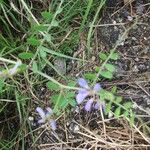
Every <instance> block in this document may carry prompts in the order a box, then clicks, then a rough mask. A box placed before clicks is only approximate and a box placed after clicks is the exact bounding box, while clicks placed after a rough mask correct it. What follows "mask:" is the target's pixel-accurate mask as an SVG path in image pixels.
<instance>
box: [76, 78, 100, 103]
mask: <svg viewBox="0 0 150 150" xmlns="http://www.w3.org/2000/svg"><path fill="white" fill-rule="evenodd" d="M77 83H78V84H79V85H80V87H81V89H80V90H78V94H77V95H76V101H77V103H78V104H81V103H82V101H83V100H84V99H85V98H86V97H87V96H89V95H90V87H89V86H88V84H87V82H86V80H85V79H83V78H79V79H78V81H77ZM100 89H101V85H100V84H99V83H96V84H95V85H94V87H93V91H94V92H98V91H99V90H100Z"/></svg>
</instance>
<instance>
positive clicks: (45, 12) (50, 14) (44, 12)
mask: <svg viewBox="0 0 150 150" xmlns="http://www.w3.org/2000/svg"><path fill="white" fill-rule="evenodd" d="M41 15H42V17H43V18H44V19H46V20H48V21H50V20H51V19H52V17H53V14H52V13H50V12H48V11H43V12H42V13H41Z"/></svg>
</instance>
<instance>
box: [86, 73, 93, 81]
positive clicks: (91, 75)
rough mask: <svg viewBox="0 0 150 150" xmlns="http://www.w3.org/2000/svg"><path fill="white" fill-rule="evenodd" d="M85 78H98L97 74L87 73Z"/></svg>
mask: <svg viewBox="0 0 150 150" xmlns="http://www.w3.org/2000/svg"><path fill="white" fill-rule="evenodd" d="M84 77H85V78H86V79H89V80H93V79H94V78H95V77H96V74H95V73H85V74H84Z"/></svg>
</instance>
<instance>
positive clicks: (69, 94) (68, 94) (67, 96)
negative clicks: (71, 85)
mask: <svg viewBox="0 0 150 150" xmlns="http://www.w3.org/2000/svg"><path fill="white" fill-rule="evenodd" d="M74 96H75V93H74V92H66V94H65V98H66V99H68V98H72V97H74Z"/></svg>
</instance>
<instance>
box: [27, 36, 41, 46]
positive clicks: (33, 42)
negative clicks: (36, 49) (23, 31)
mask: <svg viewBox="0 0 150 150" xmlns="http://www.w3.org/2000/svg"><path fill="white" fill-rule="evenodd" d="M27 43H28V44H30V45H32V46H37V45H39V44H40V41H39V40H37V39H36V38H35V37H30V38H28V39H27Z"/></svg>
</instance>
